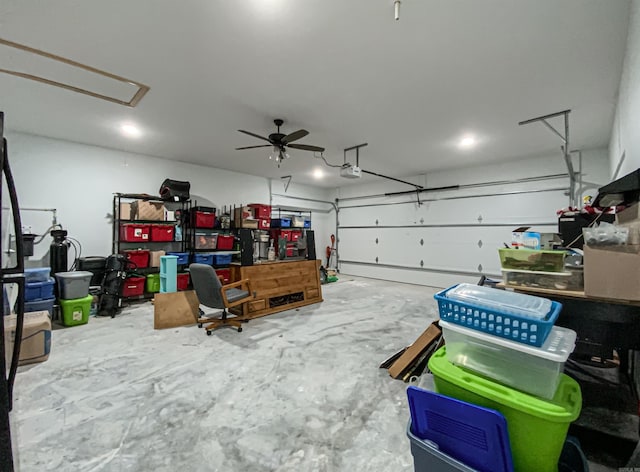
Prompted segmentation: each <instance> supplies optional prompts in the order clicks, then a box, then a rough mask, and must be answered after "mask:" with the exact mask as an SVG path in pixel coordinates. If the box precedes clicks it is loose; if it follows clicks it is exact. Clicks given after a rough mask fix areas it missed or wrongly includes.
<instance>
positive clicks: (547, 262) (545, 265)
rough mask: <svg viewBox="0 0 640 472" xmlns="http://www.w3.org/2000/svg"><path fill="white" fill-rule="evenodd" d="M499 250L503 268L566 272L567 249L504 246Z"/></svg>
mask: <svg viewBox="0 0 640 472" xmlns="http://www.w3.org/2000/svg"><path fill="white" fill-rule="evenodd" d="M498 252H499V253H500V265H501V266H502V268H503V269H511V270H534V271H539V272H564V256H565V254H566V252H565V251H539V250H536V249H522V248H520V249H506V248H502V249H498Z"/></svg>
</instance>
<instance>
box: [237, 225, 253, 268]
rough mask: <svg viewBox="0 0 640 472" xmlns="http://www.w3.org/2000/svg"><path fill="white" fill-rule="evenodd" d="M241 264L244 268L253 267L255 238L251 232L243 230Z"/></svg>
mask: <svg viewBox="0 0 640 472" xmlns="http://www.w3.org/2000/svg"><path fill="white" fill-rule="evenodd" d="M239 236H240V264H241V265H243V266H250V265H253V236H252V235H251V230H250V229H247V228H243V229H241V230H240V233H239Z"/></svg>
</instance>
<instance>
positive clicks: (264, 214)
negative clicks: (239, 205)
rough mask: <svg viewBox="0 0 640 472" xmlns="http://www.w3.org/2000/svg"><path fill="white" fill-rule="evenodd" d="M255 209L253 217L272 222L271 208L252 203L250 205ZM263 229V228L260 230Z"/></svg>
mask: <svg viewBox="0 0 640 472" xmlns="http://www.w3.org/2000/svg"><path fill="white" fill-rule="evenodd" d="M249 206H250V207H251V208H253V217H254V218H257V219H265V220H269V222H271V206H270V205H263V204H261V203H251V204H250V205H249ZM260 229H263V228H260Z"/></svg>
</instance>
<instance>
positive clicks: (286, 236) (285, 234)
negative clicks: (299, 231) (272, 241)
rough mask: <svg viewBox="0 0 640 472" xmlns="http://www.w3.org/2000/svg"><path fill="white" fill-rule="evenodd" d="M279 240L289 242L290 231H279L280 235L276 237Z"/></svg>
mask: <svg viewBox="0 0 640 472" xmlns="http://www.w3.org/2000/svg"><path fill="white" fill-rule="evenodd" d="M278 237H279V238H284V239H286V240H287V241H291V230H290V229H281V230H280V234H279V235H278Z"/></svg>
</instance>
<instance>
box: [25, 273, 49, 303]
mask: <svg viewBox="0 0 640 472" xmlns="http://www.w3.org/2000/svg"><path fill="white" fill-rule="evenodd" d="M54 284H55V280H54V279H53V278H51V277H50V278H49V280H47V281H46V282H29V283H27V284H25V290H24V300H25V301H26V302H33V301H35V300H43V299H45V298H51V297H53V286H54Z"/></svg>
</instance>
